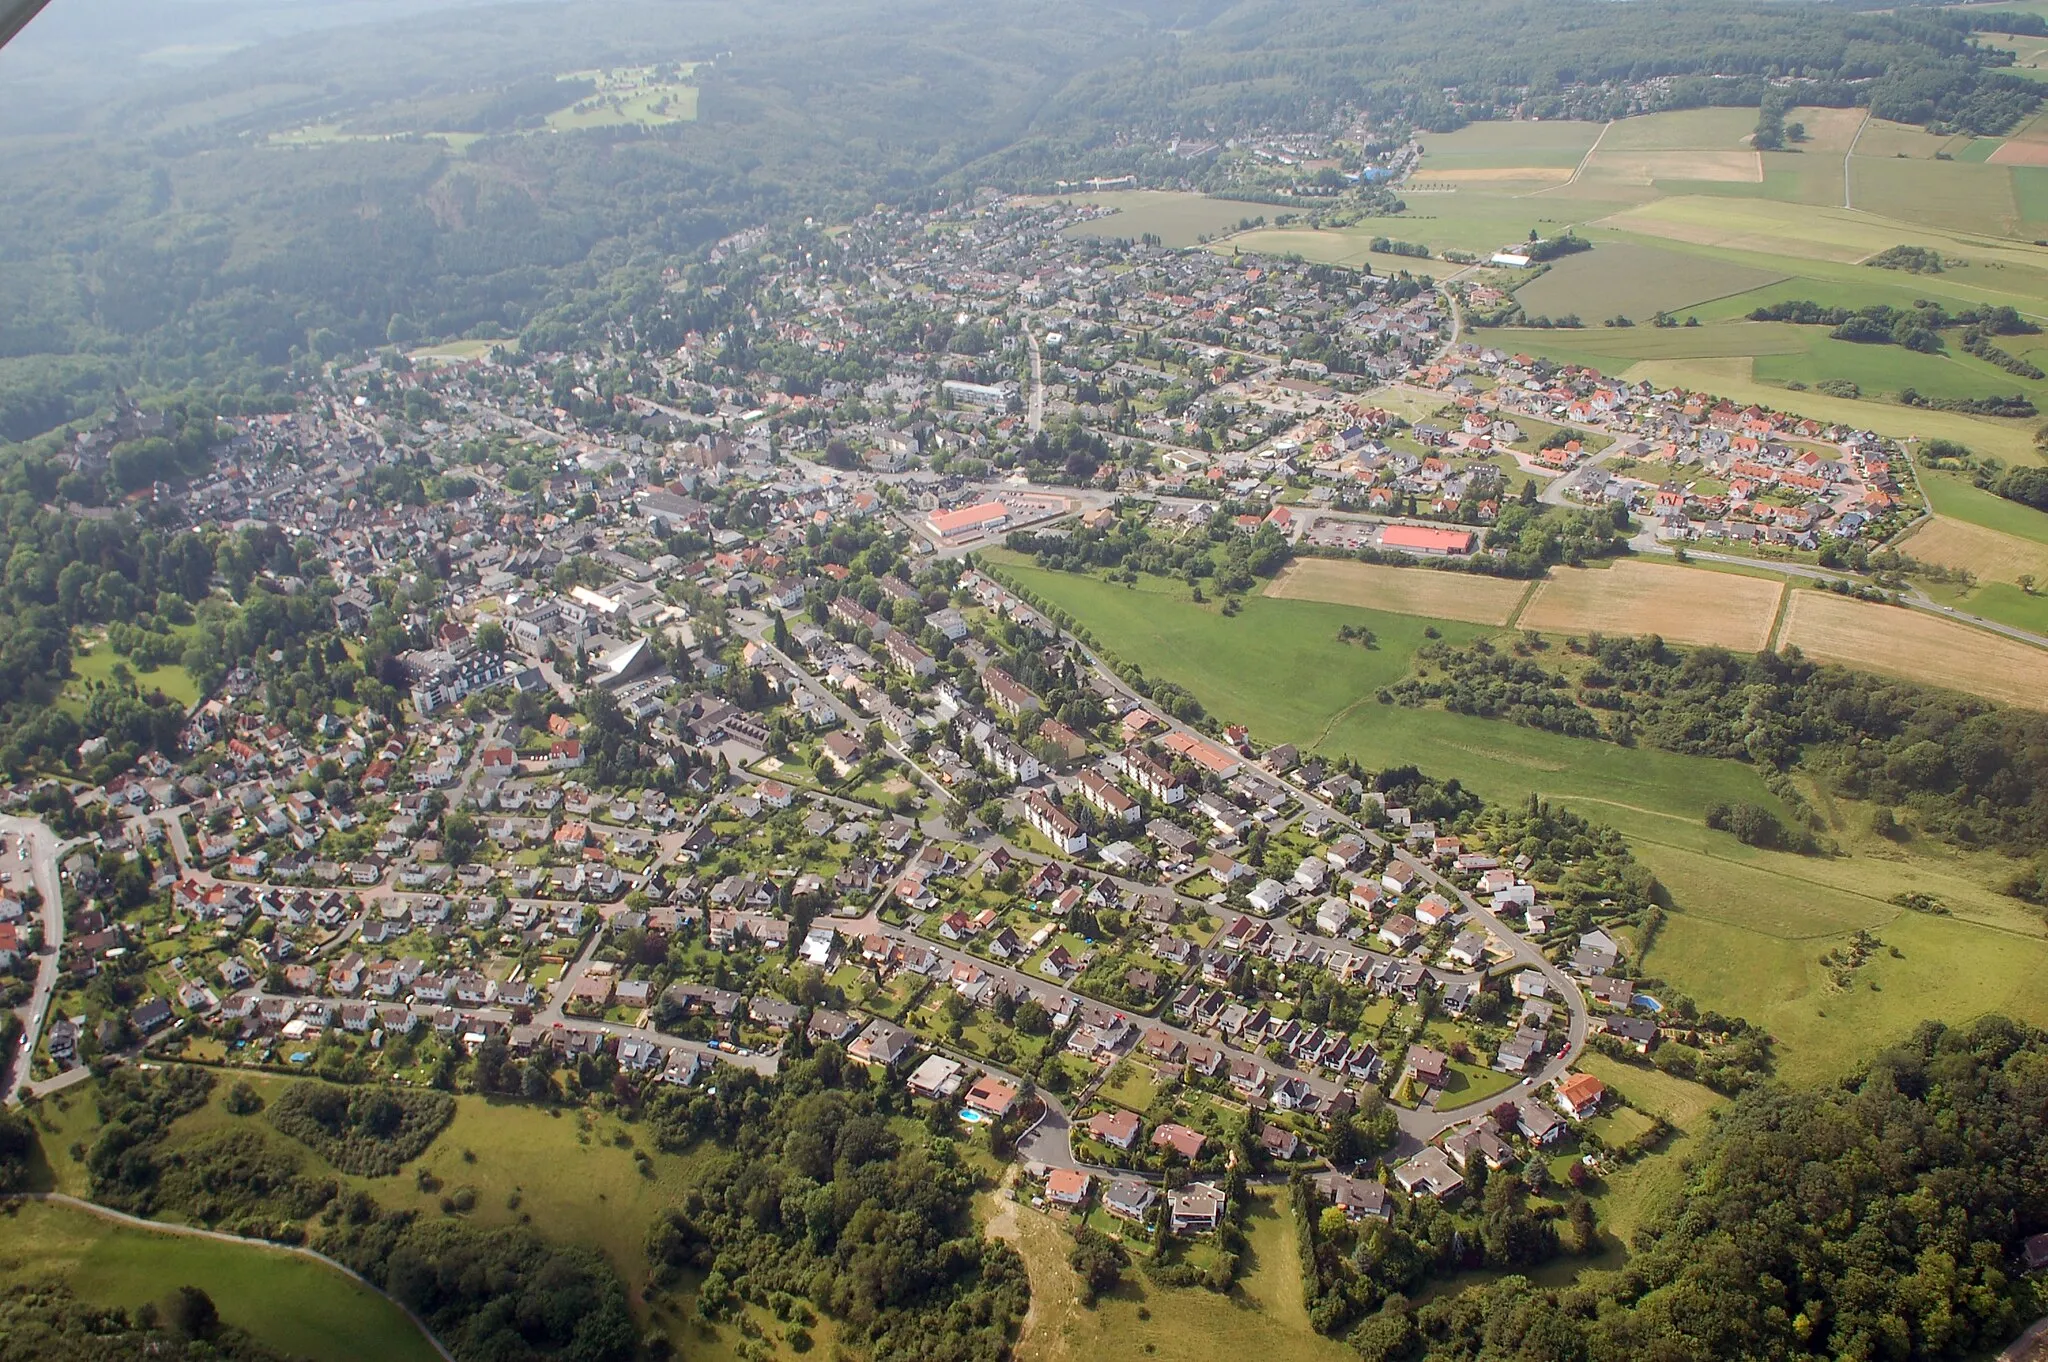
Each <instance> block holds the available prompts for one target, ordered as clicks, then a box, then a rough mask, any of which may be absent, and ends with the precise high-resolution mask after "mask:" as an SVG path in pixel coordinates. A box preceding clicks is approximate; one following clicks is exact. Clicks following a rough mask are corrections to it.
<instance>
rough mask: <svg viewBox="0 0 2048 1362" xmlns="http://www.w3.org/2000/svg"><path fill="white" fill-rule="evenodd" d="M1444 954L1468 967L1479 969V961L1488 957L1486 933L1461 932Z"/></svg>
mask: <svg viewBox="0 0 2048 1362" xmlns="http://www.w3.org/2000/svg"><path fill="white" fill-rule="evenodd" d="M1444 954H1445V955H1446V956H1448V957H1449V958H1450V959H1451V960H1453V961H1454V962H1456V963H1457V964H1460V965H1463V966H1465V968H1467V969H1477V968H1478V967H1479V963H1480V962H1481V961H1483V960H1484V959H1486V933H1484V932H1460V933H1459V934H1458V939H1457V940H1456V941H1453V942H1452V943H1451V946H1450V949H1449V950H1447V951H1445V952H1444Z"/></svg>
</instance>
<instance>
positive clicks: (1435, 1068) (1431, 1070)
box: [1407, 1045, 1451, 1088]
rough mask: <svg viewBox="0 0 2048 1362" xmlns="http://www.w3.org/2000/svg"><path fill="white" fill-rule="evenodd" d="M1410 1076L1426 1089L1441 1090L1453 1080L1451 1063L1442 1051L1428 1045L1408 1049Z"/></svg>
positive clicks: (1413, 1046) (1412, 1046)
mask: <svg viewBox="0 0 2048 1362" xmlns="http://www.w3.org/2000/svg"><path fill="white" fill-rule="evenodd" d="M1407 1069H1408V1073H1409V1075H1410V1076H1411V1077H1412V1078H1414V1080H1415V1081H1416V1082H1417V1083H1419V1084H1421V1085H1422V1086H1423V1087H1425V1088H1441V1087H1442V1086H1443V1085H1444V1084H1446V1083H1448V1082H1449V1081H1450V1078H1451V1061H1450V1059H1449V1057H1448V1056H1446V1055H1445V1054H1444V1053H1443V1052H1442V1051H1441V1050H1432V1049H1431V1048H1430V1047H1429V1046H1427V1045H1411V1046H1409V1047H1408V1061H1407Z"/></svg>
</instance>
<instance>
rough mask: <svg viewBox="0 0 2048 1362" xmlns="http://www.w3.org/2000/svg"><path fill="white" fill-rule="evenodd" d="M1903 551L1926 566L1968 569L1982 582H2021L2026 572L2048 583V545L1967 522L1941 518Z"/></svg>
mask: <svg viewBox="0 0 2048 1362" xmlns="http://www.w3.org/2000/svg"><path fill="white" fill-rule="evenodd" d="M1899 549H1900V551H1901V552H1903V553H1908V554H1911V555H1912V556H1913V557H1915V558H1918V559H1920V560H1921V561H1922V562H1926V563H1939V564H1941V565H1942V566H1943V567H1952V568H1967V569H1969V570H1970V571H1971V572H1974V573H1976V574H1977V577H1978V580H1980V581H1987V582H1990V581H1998V582H2017V581H2018V580H2019V577H2020V574H2021V573H2023V572H2025V573H2032V574H2033V576H2034V579H2035V580H2036V581H2038V582H2042V583H2048V544H2042V543H2039V542H2037V541H2035V540H2032V539H2022V538H2020V537H2019V536H2018V535H2013V534H2003V533H2001V532H1999V531H1998V530H1989V529H1986V528H1984V527H1983V526H1982V525H1972V524H1970V523H1969V522H1967V521H1963V520H1950V519H1947V518H1945V517H1941V516H1937V517H1935V518H1934V519H1933V520H1930V521H1928V522H1927V523H1926V524H1925V525H1923V526H1921V527H1920V528H1919V529H1917V530H1915V531H1914V532H1913V533H1912V535H1910V536H1909V537H1908V538H1907V539H1905V540H1904V541H1903V542H1902V543H1901V544H1900V545H1899Z"/></svg>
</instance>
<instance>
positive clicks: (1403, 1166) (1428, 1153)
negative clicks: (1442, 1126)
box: [1394, 1145, 1465, 1201]
mask: <svg viewBox="0 0 2048 1362" xmlns="http://www.w3.org/2000/svg"><path fill="white" fill-rule="evenodd" d="M1394 1181H1395V1182H1398V1183H1399V1184H1401V1190H1402V1191H1404V1192H1406V1193H1408V1195H1410V1196H1429V1197H1435V1198H1436V1199H1437V1200H1439V1201H1448V1200H1450V1199H1451V1198H1453V1197H1455V1196H1457V1195H1458V1194H1459V1193H1460V1192H1463V1191H1464V1190H1465V1179H1464V1178H1463V1177H1461V1176H1460V1175H1459V1173H1458V1170H1457V1168H1456V1167H1455V1166H1453V1165H1452V1163H1451V1158H1450V1155H1448V1154H1446V1153H1444V1151H1443V1150H1441V1149H1438V1148H1437V1147H1436V1146H1435V1145H1431V1146H1429V1147H1428V1148H1427V1149H1424V1150H1423V1151H1422V1152H1421V1153H1419V1154H1417V1155H1415V1157H1413V1158H1411V1159H1408V1160H1406V1161H1405V1162H1403V1163H1399V1164H1396V1165H1395V1167H1394Z"/></svg>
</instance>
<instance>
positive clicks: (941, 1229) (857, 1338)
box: [646, 1031, 1030, 1362]
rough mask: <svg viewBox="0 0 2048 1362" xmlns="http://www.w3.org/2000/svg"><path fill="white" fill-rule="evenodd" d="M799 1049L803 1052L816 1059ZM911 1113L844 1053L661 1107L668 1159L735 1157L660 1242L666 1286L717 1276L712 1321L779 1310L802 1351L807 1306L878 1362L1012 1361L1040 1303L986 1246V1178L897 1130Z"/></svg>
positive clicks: (669, 1217) (666, 1223)
mask: <svg viewBox="0 0 2048 1362" xmlns="http://www.w3.org/2000/svg"><path fill="white" fill-rule="evenodd" d="M802 1036H803V1033H802V1032H801V1031H797V1032H795V1033H794V1034H793V1036H792V1041H791V1047H792V1048H793V1049H795V1050H797V1051H803V1050H807V1049H808V1048H809V1047H808V1046H807V1045H805V1044H804V1042H803V1039H802ZM908 1114H909V1097H908V1095H907V1094H906V1093H905V1092H904V1091H903V1089H902V1086H901V1084H900V1082H897V1081H894V1080H891V1079H890V1078H889V1077H888V1076H886V1075H884V1076H882V1078H881V1080H880V1081H879V1083H873V1082H871V1081H870V1078H869V1074H868V1071H867V1069H866V1068H865V1067H863V1066H861V1065H858V1064H854V1063H851V1062H849V1061H847V1060H846V1058H845V1056H844V1055H843V1054H842V1053H841V1052H840V1051H839V1049H838V1048H837V1047H835V1046H825V1047H821V1048H820V1049H819V1050H818V1051H817V1053H816V1054H815V1055H812V1056H805V1055H802V1054H794V1055H792V1054H790V1053H787V1052H786V1053H785V1056H784V1064H783V1066H782V1070H781V1072H780V1073H779V1074H778V1075H777V1077H776V1079H775V1081H774V1082H773V1083H772V1084H767V1083H761V1082H758V1081H756V1080H753V1079H751V1078H750V1077H749V1076H744V1075H730V1074H727V1075H722V1076H721V1079H720V1082H719V1083H718V1085H717V1087H716V1088H715V1090H698V1091H693V1092H687V1093H684V1092H673V1091H664V1092H662V1093H659V1094H657V1095H656V1096H655V1097H654V1098H653V1099H651V1100H650V1101H649V1103H648V1106H647V1110H646V1119H647V1121H648V1123H649V1125H650V1126H651V1127H652V1128H653V1130H654V1132H655V1134H656V1138H657V1139H658V1141H659V1142H660V1144H661V1145H662V1147H663V1148H668V1149H676V1150H682V1149H689V1148H692V1147H696V1146H698V1145H700V1144H708V1145H711V1146H714V1147H716V1148H718V1149H720V1150H723V1151H725V1152H726V1154H727V1157H726V1158H725V1159H723V1160H721V1161H720V1162H719V1163H718V1164H717V1165H716V1167H715V1168H714V1169H713V1171H711V1172H710V1173H709V1174H708V1175H707V1176H706V1177H704V1178H703V1179H701V1180H700V1181H699V1182H698V1183H697V1185H695V1186H694V1187H692V1188H691V1190H690V1192H689V1193H688V1194H687V1196H686V1197H685V1198H684V1200H683V1202H682V1204H681V1205H678V1206H675V1207H672V1208H671V1209H669V1210H668V1211H666V1212H664V1213H663V1215H662V1216H661V1217H660V1218H658V1219H657V1220H656V1222H655V1224H654V1226H653V1227H652V1228H651V1229H650V1230H649V1232H648V1240H647V1251H648V1257H649V1258H650V1259H651V1260H652V1261H653V1262H654V1263H655V1265H656V1269H657V1273H658V1275H659V1276H660V1277H661V1278H662V1279H663V1280H664V1281H673V1280H674V1279H675V1278H676V1277H677V1275H678V1274H680V1273H682V1272H684V1271H685V1270H694V1271H700V1272H702V1273H704V1274H705V1275H704V1277H703V1280H702V1282H701V1284H700V1286H699V1288H698V1291H697V1307H696V1308H697V1309H698V1311H699V1312H700V1313H702V1314H703V1315H704V1316H705V1317H706V1318H709V1319H719V1318H722V1317H724V1316H725V1315H726V1314H728V1313H730V1312H731V1311H732V1310H734V1309H735V1308H736V1307H737V1305H738V1304H739V1303H740V1302H741V1301H743V1300H744V1301H750V1302H753V1303H755V1304H760V1305H766V1306H768V1307H769V1308H771V1309H773V1310H775V1312H776V1314H777V1315H778V1316H780V1317H786V1318H790V1319H791V1320H792V1323H791V1326H790V1328H791V1332H790V1341H791V1342H793V1343H794V1342H795V1335H796V1333H797V1332H799V1331H802V1330H803V1329H804V1328H805V1325H804V1323H803V1321H802V1319H801V1314H800V1312H799V1311H796V1310H794V1309H793V1308H792V1304H791V1303H792V1301H794V1300H795V1299H796V1298H802V1299H803V1300H807V1301H809V1302H811V1303H812V1304H814V1305H815V1306H816V1307H817V1308H818V1309H820V1310H823V1311H824V1312H826V1313H827V1314H829V1315H831V1316H832V1317H833V1318H834V1319H836V1320H837V1321H838V1322H839V1326H840V1327H839V1336H840V1338H841V1339H842V1340H843V1341H844V1342H846V1343H848V1344H851V1345H852V1346H854V1347H857V1348H861V1349H864V1350H865V1351H866V1353H867V1355H869V1356H870V1357H872V1358H873V1359H874V1362H997V1360H998V1359H1001V1358H1004V1357H1007V1356H1008V1354H1009V1338H1010V1333H1011V1330H1012V1329H1013V1327H1014V1326H1015V1324H1016V1321H1017V1320H1018V1319H1019V1318H1021V1317H1022V1315H1023V1313H1024V1307H1025V1305H1026V1302H1027V1300H1028V1298H1029V1294H1030V1287H1029V1285H1028V1283H1027V1281H1026V1279H1025V1275H1024V1266H1023V1263H1022V1261H1021V1260H1020V1259H1019V1258H1018V1257H1017V1255H1016V1253H1015V1251H1014V1250H1012V1249H1011V1248H1010V1247H1009V1246H1008V1245H1007V1244H1004V1243H1000V1242H997V1241H992V1240H987V1239H984V1238H982V1237H981V1235H980V1233H979V1231H978V1229H977V1228H976V1226H975V1223H974V1220H973V1216H972V1214H971V1210H972V1201H973V1196H974V1193H975V1191H976V1190H977V1178H976V1175H975V1173H974V1171H973V1170H972V1169H971V1168H969V1167H968V1166H967V1165H966V1163H965V1162H964V1160H963V1159H962V1157H961V1153H960V1149H959V1146H958V1145H957V1144H956V1143H955V1142H954V1141H953V1140H952V1139H950V1138H946V1137H945V1135H946V1134H949V1133H950V1132H931V1131H928V1130H925V1129H922V1128H921V1129H919V1130H918V1131H917V1132H916V1133H914V1134H905V1133H902V1132H901V1131H900V1129H899V1126H900V1121H897V1122H892V1120H891V1117H892V1116H893V1117H897V1118H900V1117H902V1116H906V1115H908ZM940 1116H942V1117H944V1118H945V1119H946V1120H947V1121H948V1122H949V1121H950V1113H946V1112H944V1111H943V1110H942V1111H941V1112H940ZM998 1136H999V1138H1003V1137H1002V1135H1001V1132H1000V1131H999V1132H998ZM1009 1137H1010V1138H1014V1132H1011V1133H1010V1136H1009ZM805 1337H806V1338H808V1334H806V1335H805Z"/></svg>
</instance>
